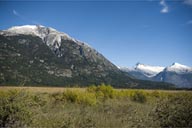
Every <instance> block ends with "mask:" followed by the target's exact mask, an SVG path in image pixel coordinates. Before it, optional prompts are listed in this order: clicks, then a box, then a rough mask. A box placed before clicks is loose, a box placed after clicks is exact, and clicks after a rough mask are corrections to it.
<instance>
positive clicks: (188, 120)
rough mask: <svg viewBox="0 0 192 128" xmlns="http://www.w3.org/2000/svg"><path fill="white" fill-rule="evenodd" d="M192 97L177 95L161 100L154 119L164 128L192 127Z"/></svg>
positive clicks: (189, 95)
mask: <svg viewBox="0 0 192 128" xmlns="http://www.w3.org/2000/svg"><path fill="white" fill-rule="evenodd" d="M191 106H192V95H191V94H184V93H183V94H182V93H181V94H175V95H172V96H170V97H167V98H166V99H161V100H160V101H159V102H158V104H157V106H156V108H155V110H154V119H155V120H156V121H159V123H160V126H162V127H192V107H191Z"/></svg>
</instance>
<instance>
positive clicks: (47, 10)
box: [0, 0, 192, 66]
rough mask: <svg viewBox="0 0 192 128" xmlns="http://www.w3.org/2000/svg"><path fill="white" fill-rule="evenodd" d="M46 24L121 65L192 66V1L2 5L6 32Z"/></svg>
mask: <svg viewBox="0 0 192 128" xmlns="http://www.w3.org/2000/svg"><path fill="white" fill-rule="evenodd" d="M26 24H41V25H44V26H49V27H53V28H55V29H57V30H59V31H62V32H65V33H68V34H69V35H70V36H72V37H74V38H76V39H79V40H81V41H84V42H86V43H88V44H90V45H91V46H92V47H94V48H95V49H96V50H98V51H99V52H100V53H102V54H103V55H104V56H105V57H106V58H108V59H109V60H110V61H112V62H113V63H114V64H116V65H119V66H134V65H135V64H136V63H137V62H140V63H144V64H150V65H161V66H168V65H171V64H172V63H173V62H178V63H181V64H185V65H189V66H192V0H177V1H173V0H169V1H168V0H139V1H136V0H128V1H125V0H123V1H119V2H118V1H115V0H105V1H99V0H98V1H88V0H85V1H78V0H73V1H72V2H70V1H57V2H53V1H50V0H49V1H46V2H45V1H44V0H42V1H41V2H38V1H36V0H34V1H28V2H25V1H14V0H13V1H11V2H8V1H6V0H5V1H0V29H1V30H4V29H7V28H9V27H11V26H17V25H26Z"/></svg>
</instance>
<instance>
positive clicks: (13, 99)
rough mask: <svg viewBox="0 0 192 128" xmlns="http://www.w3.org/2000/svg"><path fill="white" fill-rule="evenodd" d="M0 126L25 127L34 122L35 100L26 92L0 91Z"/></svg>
mask: <svg viewBox="0 0 192 128" xmlns="http://www.w3.org/2000/svg"><path fill="white" fill-rule="evenodd" d="M0 93H1V94H0V127H23V126H28V125H29V124H30V123H31V122H32V119H31V117H32V111H31V110H30V109H29V107H30V106H33V102H32V100H31V99H30V97H29V95H27V94H26V92H20V91H17V90H11V91H9V92H7V93H6V92H0Z"/></svg>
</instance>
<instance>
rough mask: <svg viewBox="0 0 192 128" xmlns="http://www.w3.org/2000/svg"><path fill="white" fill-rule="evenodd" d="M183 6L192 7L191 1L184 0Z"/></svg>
mask: <svg viewBox="0 0 192 128" xmlns="http://www.w3.org/2000/svg"><path fill="white" fill-rule="evenodd" d="M184 4H187V5H190V6H192V0H184Z"/></svg>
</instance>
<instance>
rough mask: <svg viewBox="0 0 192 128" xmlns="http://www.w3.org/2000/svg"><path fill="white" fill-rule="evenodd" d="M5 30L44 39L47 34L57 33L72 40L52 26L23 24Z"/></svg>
mask: <svg viewBox="0 0 192 128" xmlns="http://www.w3.org/2000/svg"><path fill="white" fill-rule="evenodd" d="M4 31H6V32H10V33H13V34H25V35H35V36H39V37H40V38H42V39H44V38H45V37H46V36H48V35H53V34H54V35H57V36H62V37H63V38H65V39H69V40H73V38H71V37H70V36H69V35H67V34H66V33H61V32H58V31H57V30H55V29H54V28H50V27H45V26H43V25H23V26H14V27H11V28H9V29H8V30H4Z"/></svg>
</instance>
